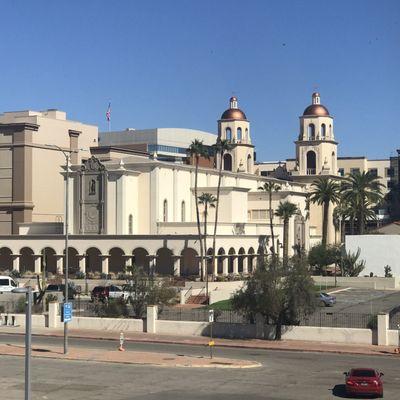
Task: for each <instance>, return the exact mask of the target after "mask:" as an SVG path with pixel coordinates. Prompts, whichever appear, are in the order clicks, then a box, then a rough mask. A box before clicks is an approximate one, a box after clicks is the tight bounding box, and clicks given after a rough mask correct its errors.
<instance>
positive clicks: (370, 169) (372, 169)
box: [368, 168, 378, 177]
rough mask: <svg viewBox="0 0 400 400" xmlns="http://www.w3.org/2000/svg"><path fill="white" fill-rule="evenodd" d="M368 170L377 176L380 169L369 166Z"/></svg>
mask: <svg viewBox="0 0 400 400" xmlns="http://www.w3.org/2000/svg"><path fill="white" fill-rule="evenodd" d="M368 172H369V173H370V175H372V176H375V177H377V176H378V169H377V168H368Z"/></svg>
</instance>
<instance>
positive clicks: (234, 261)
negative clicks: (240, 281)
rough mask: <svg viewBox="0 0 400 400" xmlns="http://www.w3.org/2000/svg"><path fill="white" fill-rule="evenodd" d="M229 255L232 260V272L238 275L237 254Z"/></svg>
mask: <svg viewBox="0 0 400 400" xmlns="http://www.w3.org/2000/svg"><path fill="white" fill-rule="evenodd" d="M231 257H233V260H232V261H233V274H234V275H238V274H239V268H238V261H239V260H238V257H237V255H233V256H231Z"/></svg>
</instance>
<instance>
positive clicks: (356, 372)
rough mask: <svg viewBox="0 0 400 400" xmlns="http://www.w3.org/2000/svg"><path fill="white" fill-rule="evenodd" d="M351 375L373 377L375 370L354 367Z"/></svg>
mask: <svg viewBox="0 0 400 400" xmlns="http://www.w3.org/2000/svg"><path fill="white" fill-rule="evenodd" d="M351 376H358V377H374V376H375V371H373V370H370V369H356V370H354V371H352V373H351Z"/></svg>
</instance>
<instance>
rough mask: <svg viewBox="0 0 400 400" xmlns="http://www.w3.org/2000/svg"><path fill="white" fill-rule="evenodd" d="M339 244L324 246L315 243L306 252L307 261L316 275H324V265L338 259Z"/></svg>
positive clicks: (339, 252)
mask: <svg viewBox="0 0 400 400" xmlns="http://www.w3.org/2000/svg"><path fill="white" fill-rule="evenodd" d="M340 254H341V247H340V246H324V245H322V244H317V245H316V246H314V247H312V248H311V249H310V251H309V252H308V263H309V264H310V265H311V266H312V267H314V272H315V273H316V274H317V275H326V267H327V266H328V265H331V264H335V263H337V262H338V261H339V260H340Z"/></svg>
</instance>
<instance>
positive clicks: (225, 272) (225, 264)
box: [221, 256, 228, 276]
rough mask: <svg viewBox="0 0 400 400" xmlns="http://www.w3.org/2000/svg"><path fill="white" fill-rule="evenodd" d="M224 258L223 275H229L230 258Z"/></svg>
mask: <svg viewBox="0 0 400 400" xmlns="http://www.w3.org/2000/svg"><path fill="white" fill-rule="evenodd" d="M221 257H222V275H224V276H226V275H228V256H221Z"/></svg>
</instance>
